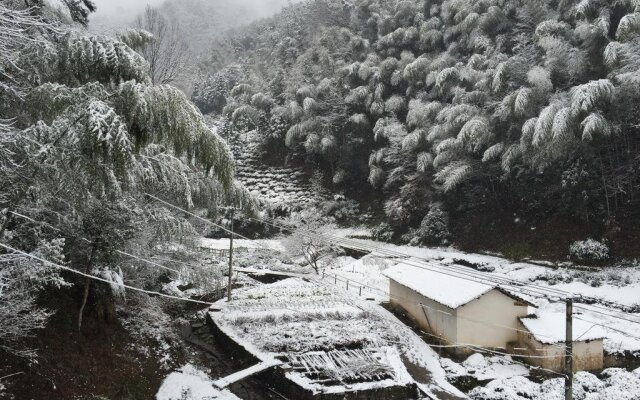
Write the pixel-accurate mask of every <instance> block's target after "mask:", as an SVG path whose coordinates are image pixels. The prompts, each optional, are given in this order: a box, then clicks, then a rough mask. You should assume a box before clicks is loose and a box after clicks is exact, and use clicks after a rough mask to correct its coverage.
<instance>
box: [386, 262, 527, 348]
mask: <svg viewBox="0 0 640 400" xmlns="http://www.w3.org/2000/svg"><path fill="white" fill-rule="evenodd" d="M473 272H474V271H473ZM384 275H385V276H387V277H388V278H389V294H390V299H391V305H392V306H394V307H400V308H402V309H404V310H405V311H406V312H407V313H408V314H409V316H410V317H411V318H412V319H413V320H414V321H415V322H416V323H417V324H418V325H419V326H420V328H421V329H422V330H424V331H425V332H427V333H431V334H433V335H435V336H437V337H438V338H439V339H440V341H441V342H443V343H444V344H448V345H454V344H464V345H467V346H460V347H455V348H452V350H453V352H454V353H457V354H459V355H467V354H470V353H473V352H474V347H473V346H478V347H484V348H490V349H500V350H502V351H504V350H506V349H507V348H508V347H513V346H514V345H515V344H516V343H517V340H518V335H517V329H518V325H519V324H520V322H519V321H518V319H519V318H521V317H525V316H527V315H528V314H529V312H528V309H529V306H533V304H531V303H530V302H528V301H526V300H525V299H523V298H521V297H520V296H517V295H516V294H514V293H511V292H509V291H508V290H506V289H504V288H501V287H499V286H496V285H492V284H490V283H483V282H478V281H476V280H473V279H467V278H466V276H465V275H461V274H455V273H454V274H451V272H449V271H446V270H444V271H442V272H439V271H434V270H431V269H426V268H421V267H417V266H412V265H408V264H398V265H395V266H393V267H391V268H389V269H387V270H386V271H385V272H384Z"/></svg>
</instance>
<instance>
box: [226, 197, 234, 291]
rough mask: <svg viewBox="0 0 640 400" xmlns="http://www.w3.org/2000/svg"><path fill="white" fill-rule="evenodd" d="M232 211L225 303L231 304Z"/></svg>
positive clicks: (232, 215)
mask: <svg viewBox="0 0 640 400" xmlns="http://www.w3.org/2000/svg"><path fill="white" fill-rule="evenodd" d="M234 211H235V210H234V209H233V208H232V209H231V233H230V234H229V283H228V284H227V302H231V277H232V276H233V218H234Z"/></svg>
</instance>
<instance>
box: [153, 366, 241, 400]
mask: <svg viewBox="0 0 640 400" xmlns="http://www.w3.org/2000/svg"><path fill="white" fill-rule="evenodd" d="M212 399H220V400H240V398H239V397H237V396H235V395H234V394H233V393H231V392H229V391H228V390H223V391H220V390H218V389H216V388H215V387H214V385H213V380H212V379H211V378H210V377H209V376H208V375H207V374H206V373H205V372H203V371H201V370H199V369H198V368H196V367H195V366H193V365H191V364H187V365H185V366H184V367H182V368H180V369H179V370H178V371H176V372H172V373H170V374H169V375H168V376H167V377H166V378H165V379H164V381H163V382H162V385H161V386H160V389H159V390H158V393H157V394H156V400H212Z"/></svg>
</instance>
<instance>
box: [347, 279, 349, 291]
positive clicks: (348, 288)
mask: <svg viewBox="0 0 640 400" xmlns="http://www.w3.org/2000/svg"><path fill="white" fill-rule="evenodd" d="M348 291H349V280H348V279H347V292H348Z"/></svg>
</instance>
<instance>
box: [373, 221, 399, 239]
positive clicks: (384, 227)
mask: <svg viewBox="0 0 640 400" xmlns="http://www.w3.org/2000/svg"><path fill="white" fill-rule="evenodd" d="M393 235H394V232H393V229H391V225H389V224H387V223H386V222H383V223H381V224H380V225H378V226H376V227H375V228H373V229H372V230H371V236H372V237H373V238H374V239H375V240H378V241H381V242H391V241H392V240H393Z"/></svg>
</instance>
